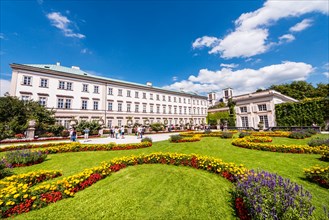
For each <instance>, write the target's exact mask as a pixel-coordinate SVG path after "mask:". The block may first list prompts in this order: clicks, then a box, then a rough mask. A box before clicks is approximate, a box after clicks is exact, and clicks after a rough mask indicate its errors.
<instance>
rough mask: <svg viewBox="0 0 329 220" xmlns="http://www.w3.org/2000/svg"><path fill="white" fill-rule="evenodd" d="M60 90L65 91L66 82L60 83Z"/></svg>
mask: <svg viewBox="0 0 329 220" xmlns="http://www.w3.org/2000/svg"><path fill="white" fill-rule="evenodd" d="M58 88H59V89H65V82H64V81H59V84H58Z"/></svg>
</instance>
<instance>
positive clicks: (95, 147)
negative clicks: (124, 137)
mask: <svg viewBox="0 0 329 220" xmlns="http://www.w3.org/2000/svg"><path fill="white" fill-rule="evenodd" d="M151 146H152V143H151V142H142V143H137V144H115V143H109V144H81V143H57V144H41V145H24V146H10V147H5V148H3V149H1V150H2V151H10V150H17V149H25V148H28V149H31V148H40V149H39V150H40V151H41V152H43V153H46V154H56V153H65V152H79V151H110V150H130V149H139V148H145V147H151Z"/></svg>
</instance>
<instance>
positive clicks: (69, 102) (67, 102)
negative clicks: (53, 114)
mask: <svg viewBox="0 0 329 220" xmlns="http://www.w3.org/2000/svg"><path fill="white" fill-rule="evenodd" d="M65 108H67V109H70V108H71V99H66V100H65Z"/></svg>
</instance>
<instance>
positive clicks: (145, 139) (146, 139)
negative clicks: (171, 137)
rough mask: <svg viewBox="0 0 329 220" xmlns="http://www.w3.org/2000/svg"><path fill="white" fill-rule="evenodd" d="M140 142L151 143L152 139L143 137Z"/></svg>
mask: <svg viewBox="0 0 329 220" xmlns="http://www.w3.org/2000/svg"><path fill="white" fill-rule="evenodd" d="M141 142H150V143H152V138H150V137H145V138H143V139H142V140H141Z"/></svg>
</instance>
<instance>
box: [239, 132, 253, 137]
mask: <svg viewBox="0 0 329 220" xmlns="http://www.w3.org/2000/svg"><path fill="white" fill-rule="evenodd" d="M250 135H251V133H250V132H241V133H240V134H239V138H244V137H247V136H250Z"/></svg>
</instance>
